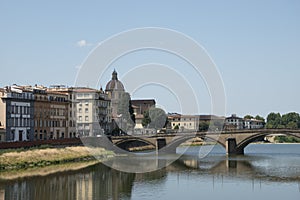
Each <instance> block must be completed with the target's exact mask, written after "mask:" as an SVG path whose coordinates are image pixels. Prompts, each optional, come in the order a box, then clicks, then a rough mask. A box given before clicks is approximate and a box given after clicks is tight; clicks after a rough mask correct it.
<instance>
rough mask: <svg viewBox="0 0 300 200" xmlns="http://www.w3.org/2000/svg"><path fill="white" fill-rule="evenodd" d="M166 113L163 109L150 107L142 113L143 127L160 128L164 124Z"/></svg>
mask: <svg viewBox="0 0 300 200" xmlns="http://www.w3.org/2000/svg"><path fill="white" fill-rule="evenodd" d="M166 122H167V115H166V113H165V111H164V110H163V109H160V108H150V109H149V110H147V111H146V112H145V113H144V119H143V120H142V125H143V127H148V128H155V129H161V128H163V127H164V126H165V125H166Z"/></svg>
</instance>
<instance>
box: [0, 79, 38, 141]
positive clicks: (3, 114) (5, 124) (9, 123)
mask: <svg viewBox="0 0 300 200" xmlns="http://www.w3.org/2000/svg"><path fill="white" fill-rule="evenodd" d="M33 102H34V95H33V92H32V91H31V90H29V89H27V88H26V87H24V86H18V85H12V86H7V87H5V88H1V89H0V121H1V125H2V128H3V129H5V131H6V133H5V141H9V142H11V141H27V140H33V139H34V123H33V117H34V116H33V114H34V107H33Z"/></svg>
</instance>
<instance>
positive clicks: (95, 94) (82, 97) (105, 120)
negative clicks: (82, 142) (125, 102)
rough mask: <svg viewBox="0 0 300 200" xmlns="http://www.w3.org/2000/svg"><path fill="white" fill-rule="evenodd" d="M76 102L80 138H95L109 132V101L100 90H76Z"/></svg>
mask: <svg viewBox="0 0 300 200" xmlns="http://www.w3.org/2000/svg"><path fill="white" fill-rule="evenodd" d="M76 102H77V103H76V124H77V130H78V133H79V135H80V136H97V135H102V134H105V133H108V132H110V131H111V118H112V117H111V109H110V101H109V99H108V97H107V95H106V94H105V93H104V91H103V90H102V89H101V90H96V89H92V88H76Z"/></svg>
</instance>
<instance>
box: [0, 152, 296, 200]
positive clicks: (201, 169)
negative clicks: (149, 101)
mask: <svg viewBox="0 0 300 200" xmlns="http://www.w3.org/2000/svg"><path fill="white" fill-rule="evenodd" d="M156 158H157V159H154V158H152V161H154V162H153V163H154V164H155V165H164V164H165V163H166V162H168V161H167V159H164V158H159V159H158V157H156ZM259 159H264V158H256V157H251V156H233V157H232V156H220V155H219V156H208V157H206V158H204V159H197V158H196V157H193V156H183V157H181V158H180V159H179V160H177V161H175V162H174V163H172V164H171V165H169V166H167V167H165V168H162V169H160V170H157V171H154V172H149V173H137V174H135V173H125V172H120V171H117V170H114V169H111V168H109V167H107V166H105V165H103V164H97V165H94V166H90V167H87V168H85V169H82V170H80V171H75V172H64V173H58V174H53V175H48V176H44V177H32V178H25V179H19V180H14V181H5V180H0V200H2V199H45V200H48V199H49V200H50V199H51V200H52V199H78V200H79V199H130V198H131V195H132V192H133V187H134V186H135V184H138V183H142V184H145V183H147V184H163V183H164V182H165V181H166V180H167V179H168V176H169V175H172V174H174V173H175V174H176V173H177V174H178V176H184V175H188V176H193V177H199V178H201V179H204V180H206V179H207V178H208V179H212V181H211V184H212V187H214V184H217V183H216V182H217V181H219V180H221V181H222V183H223V179H224V180H225V179H228V178H233V177H234V179H246V180H250V181H251V180H252V183H253V184H254V183H255V182H257V181H275V182H276V181H278V182H281V181H284V182H300V177H299V176H289V177H284V178H283V177H282V176H280V175H278V176H276V174H275V175H274V174H271V173H269V172H268V170H265V169H262V168H261V167H259V166H257V165H256V163H257V161H258V160H259ZM141 165H143V164H141ZM220 177H221V179H220Z"/></svg>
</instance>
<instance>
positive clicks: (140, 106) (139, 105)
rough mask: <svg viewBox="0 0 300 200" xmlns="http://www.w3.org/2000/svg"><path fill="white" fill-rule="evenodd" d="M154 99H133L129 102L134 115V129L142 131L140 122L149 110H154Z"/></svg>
mask: <svg viewBox="0 0 300 200" xmlns="http://www.w3.org/2000/svg"><path fill="white" fill-rule="evenodd" d="M155 104H156V102H155V100H154V99H134V100H131V105H132V107H133V110H134V115H135V129H142V128H143V125H142V121H143V119H144V113H145V112H146V111H148V110H149V109H150V108H155Z"/></svg>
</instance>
